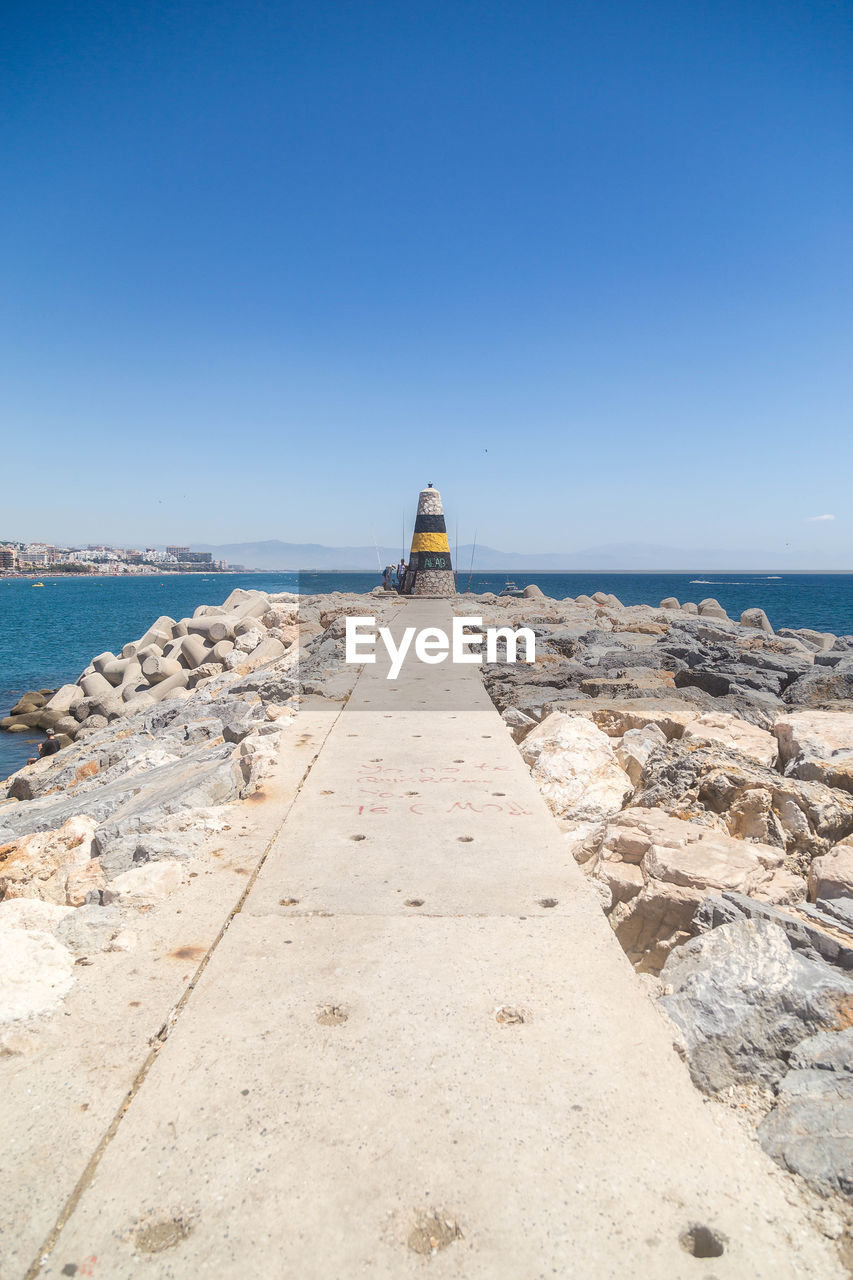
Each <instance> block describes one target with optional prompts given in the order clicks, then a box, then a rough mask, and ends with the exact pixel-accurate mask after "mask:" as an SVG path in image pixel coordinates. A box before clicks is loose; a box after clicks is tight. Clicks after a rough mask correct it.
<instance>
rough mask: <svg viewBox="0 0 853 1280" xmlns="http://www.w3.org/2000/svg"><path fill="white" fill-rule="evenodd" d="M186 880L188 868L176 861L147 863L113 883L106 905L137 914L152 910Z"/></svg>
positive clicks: (117, 878)
mask: <svg viewBox="0 0 853 1280" xmlns="http://www.w3.org/2000/svg"><path fill="white" fill-rule="evenodd" d="M186 879H187V871H186V868H185V867H184V866H183V865H182V864H181V863H180V862H178V861H176V860H175V859H168V858H164V859H163V860H162V861H160V862H148V863H145V864H144V865H143V866H141V867H134V868H132V869H131V870H130V871H124V872H122V874H121V875H119V876H116V878H115V879H114V880H111V881H110V882H109V884H108V885H107V887H106V888H105V889H104V894H103V900H104V904H105V905H107V906H109V905H110V904H111V903H115V904H116V905H117V906H122V907H136V908H137V909H138V910H142V909H145V908H148V907H153V906H156V904H157V903H158V902H163V901H164V900H165V899H166V898H168V897H169V895H170V894H171V893H174V891H175V890H176V889H179V888H180V887H181V885H182V884H184V883H186Z"/></svg>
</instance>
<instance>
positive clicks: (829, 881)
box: [809, 838, 853, 902]
mask: <svg viewBox="0 0 853 1280" xmlns="http://www.w3.org/2000/svg"><path fill="white" fill-rule="evenodd" d="M809 897H810V898H811V900H812V902H817V900H818V899H819V898H849V897H853V839H850V838H848V839H847V840H843V841H842V842H841V843H840V844H837V845H836V846H835V848H833V849H830V851H829V853H825V854H823V856H822V857H820V858H815V859H814V861H813V862H812V864H811V866H810V867H809Z"/></svg>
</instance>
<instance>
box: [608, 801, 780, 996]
mask: <svg viewBox="0 0 853 1280" xmlns="http://www.w3.org/2000/svg"><path fill="white" fill-rule="evenodd" d="M783 861H784V855H783V853H782V852H781V850H779V849H774V848H771V847H770V846H768V845H762V844H753V843H751V842H747V841H744V840H735V839H733V838H732V837H731V836H728V835H726V834H724V833H723V832H721V831H716V830H714V829H712V828H709V827H707V826H701V825H700V824H698V823H695V822H685V821H683V820H682V819H681V818H677V817H673V816H672V815H671V814H668V813H665V812H664V811H663V810H660V809H638V808H629V809H623V810H622V812H621V813H618V814H616V815H615V816H614V817H613V818H611V819H610V821H609V822H608V823H607V826H606V828H605V830H604V835H603V837H602V839H601V843H600V846H599V848H598V851H597V854H596V855H595V856H594V858H593V859H591V860H590V861H589V863H588V864H587V868H588V870H590V871H591V874H592V875H593V877H594V878H595V879H597V880H600V881H602V882H603V883H605V884H606V885H608V887H609V888H610V891H611V894H612V900H613V905H612V910H611V912H610V917H609V918H610V924H611V926H612V928H613V930H614V932H615V933H616V936H617V938H618V939H619V942H620V943H621V945H622V947H623V949H624V950H625V952H626V953H627V955H628V957H629V959H630V960H631V962H632V964H634V965H635V966H636V967H637V968H638V969H640V970H641V971H643V972H651V973H656V972H657V971H658V970H659V969H660V967H661V965H662V964H663V963H664V961H665V959H666V957H667V956H668V955H669V953H670V951H672V949H673V948H674V947H676V946H678V945H679V944H680V943H682V942H684V941H686V939H687V938H689V937H690V936H691V935H692V933H693V932H694V928H693V923H692V922H693V916H694V914H695V912H696V910H697V908H698V907H699V905H700V903H701V902H702V901H703V900H704V899H705V897H706V895H707V893H708V891H709V889H710V890H726V889H729V890H737V891H739V892H741V893H747V894H754V895H756V896H759V897H762V898H763V899H764V900H766V901H773V902H778V901H784V900H787V899H788V898H789V897H790V896H791V895H792V892H793V893H795V894H798V895H799V896H804V895H805V884H804V882H803V881H802V880H800V881H798V884H797V885H794V886H792V883H791V878H790V877H789V876H788V875H787V873H786V872H784V871H783V870H782V869H781V868H782V863H783Z"/></svg>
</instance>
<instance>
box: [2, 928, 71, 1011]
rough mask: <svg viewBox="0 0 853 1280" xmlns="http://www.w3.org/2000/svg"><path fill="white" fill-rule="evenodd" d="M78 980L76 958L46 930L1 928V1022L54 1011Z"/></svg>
mask: <svg viewBox="0 0 853 1280" xmlns="http://www.w3.org/2000/svg"><path fill="white" fill-rule="evenodd" d="M73 982H74V957H73V956H72V954H71V952H70V951H69V950H68V949H67V947H64V946H63V945H62V943H61V942H57V940H56V939H55V938H54V937H52V935H51V934H50V933H47V932H45V931H44V930H43V929H19V928H11V929H3V928H0V1023H4V1022H17V1021H19V1020H22V1019H25V1018H33V1017H36V1016H37V1015H38V1014H46V1013H52V1012H53V1011H54V1010H55V1009H57V1008H58V1007H59V1005H60V1004H61V1003H62V1000H63V997H64V996H65V995H67V993H68V991H69V990H70V989H71V986H72V984H73Z"/></svg>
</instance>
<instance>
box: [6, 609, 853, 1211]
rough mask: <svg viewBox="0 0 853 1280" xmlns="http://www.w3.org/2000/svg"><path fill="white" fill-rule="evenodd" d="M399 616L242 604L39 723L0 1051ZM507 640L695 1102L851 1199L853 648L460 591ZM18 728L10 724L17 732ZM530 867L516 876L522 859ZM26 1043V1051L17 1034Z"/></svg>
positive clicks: (560, 791)
mask: <svg viewBox="0 0 853 1280" xmlns="http://www.w3.org/2000/svg"><path fill="white" fill-rule="evenodd" d="M397 606H398V600H397V598H396V597H395V596H386V595H384V594H383V593H382V592H381V591H378V592H374V593H372V595H371V596H369V597H365V596H350V595H339V594H334V595H328V596H317V597H301V598H298V597H296V596H292V595H286V594H282V595H267V594H266V593H263V592H257V591H254V592H246V591H234V592H232V593H231V595H229V596H228V598H227V599H226V600H225V601H224V603H223V604H222V605H221V606H218V607H213V606H206V607H202V608H201V609H197V610H196V612H195V614H194V616H193V617H192V618H187V619H182V620H179V621H175V620H173V619H170V618H159V619H157V621H156V622H155V623H154V624H153V625H152V627H151V628H149V630H148V631H147V632H146V634H145V635H144V636H142V637H140V638H139V639H138V640H136V641H133V642H131V643H129V644H128V645H126V646H125V647H124V648H123V649H122V651H121V653H120V654H112V653H103V654H99V655H98V656H97V657H96V658H94V659H93V660H92V662H91V664H90V665H89V667H87V669H86V670H85V671H84V672H83V673H81V675H80V677H79V679H78V681H77V682H76V683H75V684H73V685H66V686H64V687H63V689H60V690H58V691H57V692H56V693H54V694H52V695H51V696H50V697H49V698H48V697H47V696H46V694H42V699H43V702H42V705H40V706H37V705H32V704H34V703H35V702H36V701H37V700H38V699H33V698H31V699H30V704H31V705H29V706H27V703H26V699H22V700H21V702H22V703H23V704H24V705H23V706H22V705H21V704H19V705H18V707H17V708H16V709H15V712H14V716H13V723H12V724H11V725H10V724H8V723H7V721H4V722H3V724H4V727H7V728H9V727H11V728H14V727H15V723H14V722H19V723H23V720H22V717H27V719H28V720H29V721H31V722H32V724H35V725H38V727H48V722H49V725H50V727H51V728H53V729H55V730H56V732H58V733H60V734H63V735H64V737H63V739H62V741H63V744H64V749H63V750H61V751H60V752H59V753H58V754H57V755H56V756H53V757H50V758H48V759H45V760H42V761H39V762H38V763H37V764H35V765H33V766H30V767H28V768H26V769H22V770H20V771H18V773H16V774H13V775H12V777H11V778H10V779H8V780H7V782H6V783H5V784H4V792H5V800H2V801H0V955H2V957H3V964H2V965H0V1051H2V1052H5V1053H6V1054H15V1053H17V1052H20V1051H22V1049H21V1046H22V1045H23V1046H25V1045H26V1035H27V1030H28V1028H31V1027H32V1026H35V1025H38V1024H39V1020H44V1019H49V1018H51V1017H52V1016H54V1015H55V1014H56V1012H57V1011H58V1010H59V1009H60V1008H61V1004H62V1000H63V998H64V996H65V994H66V993H67V991H68V990H69V989H70V987H71V985H72V984H73V982H74V966H75V962H76V963H79V962H80V958H81V957H84V958H85V960H86V962H87V963H89V962H97V957H98V956H99V955H100V954H107V953H110V952H112V953H116V952H122V951H127V952H131V951H132V950H133V948H134V945H135V941H134V939H135V937H136V936H138V934H139V931H140V929H144V928H145V926H146V921H147V919H148V916H149V913H151V912H152V911H153V912H155V913H156V908H157V906H158V904H159V903H162V902H164V901H165V900H166V899H167V898H168V896H169V894H170V893H172V892H174V891H175V890H176V889H177V888H178V887H180V886H183V885H186V883H187V880H188V877H191V876H192V875H194V874H197V869H198V867H199V866H201V865H202V864H203V863H204V859H205V858H209V857H210V856H212V855H211V852H210V847H211V844H212V843H214V842H215V840H214V837H216V836H217V835H218V833H219V832H220V831H221V830H222V826H223V822H224V821H225V819H226V818H227V814H228V813H229V809H228V806H231V805H235V804H237V803H239V802H240V801H241V800H246V799H248V798H250V797H252V796H253V795H256V794H257V793H258V792H259V791H260V790H262V787H263V784H264V779H265V778H266V777H267V776H268V774H269V772H270V770H271V769H272V768H273V766H274V764H275V761H276V758H277V753H278V751H279V748H280V745H281V743H282V742H283V741H284V740H285V736H286V735H288V734H293V733H294V732H296V730H295V728H294V726H295V725H296V723H297V717H296V711H297V708H298V706H299V705H300V702H301V701H302V700H303V699H306V698H321V699H327V700H334V701H343V700H345V699H346V698H347V696H348V694H349V691H350V689H351V687H352V684H353V682H354V680H355V677H356V675H357V668H353V667H348V666H346V665H345V663H344V646H343V634H344V618H345V616H346V615H347V614H353V613H355V614H359V613H361V614H363V613H369V614H373V615H374V616H377V618H378V621H379V622H380V623H381V622H382V620H383V617H385V616H387V614H388V613H389V612H390V611H392V610H393V609H395V608H396V607H397ZM452 607H453V609H454V611H455V612H456V613H457V614H459V615H461V616H471V615H474V614H475V615H477V616H480V617H482V618H483V622H484V624H485V625H511V626H520V625H526V626H530V627H532V628H533V630H534V631H535V633H536V636H537V661H536V663H535V664H534V665H533V666H526V665H524V664H518V665H510V664H507V663H501V662H498V663H496V664H492V665H490V666H488V667H486V668H484V680H485V682H486V687H487V689H488V691H489V693H490V696H491V698H492V700H493V702H494V703H495V705H496V707H497V709H498V710H499V712H500V713H501V715H502V717H503V720H504V722H505V723H506V725H507V731H508V732H510V733H511V734H512V736H513V738H514V739H515V741H516V743H517V744H518V748H519V750H520V752H521V753H522V756H523V758H524V760H525V761H526V763H527V764H528V766H529V768H530V770H531V773H532V776H533V778H534V780H535V781H536V783H537V785H538V787H539V789H540V791H541V793H542V795H543V797H544V798H545V800H546V802H547V804H548V805H549V807H550V809H551V811H552V812H553V814H554V816H555V818H556V820H557V822H558V823H559V825H560V826H561V828H562V830H563V831H564V833H565V839H566V846H567V857H569V856H572V857H574V859H575V860H576V861H577V863H578V864H579V865H580V866H581V867H582V869H583V871H584V873H585V874H586V875H587V876H588V877H589V880H590V883H591V884H592V885H593V886H594V887H595V889H596V892H597V894H598V897H599V899H600V902H601V906H602V909H603V910H604V911H605V913H606V914H607V917H608V919H609V921H610V924H611V926H612V928H613V931H614V933H615V935H616V937H617V938H618V939H619V942H620V943H621V945H622V947H623V949H624V950H625V952H626V954H627V956H628V957H629V959H630V961H631V962H632V964H633V965H634V967H635V968H636V969H637V971H638V972H639V973H640V974H642V975H643V978H642V980H643V981H644V982H645V983H646V984H647V986H648V988H649V991H650V995H651V996H652V997H653V998H654V999H655V1000H656V1001H657V1004H658V1008H659V1009H660V1011H661V1014H662V1016H665V1017H666V1018H668V1019H669V1020H670V1023H671V1027H672V1032H673V1038H674V1041H675V1043H676V1045H677V1048H678V1051H679V1052H680V1053H681V1054H682V1056H683V1057H684V1059H685V1061H686V1062H687V1064H688V1067H689V1069H690V1073H691V1076H692V1078H693V1080H694V1083H695V1084H696V1085H697V1087H698V1088H700V1089H701V1090H703V1092H705V1093H707V1094H709V1095H710V1096H712V1097H714V1098H715V1099H717V1100H718V1101H724V1102H734V1103H735V1104H736V1105H738V1106H740V1107H742V1108H744V1107H745V1108H746V1109H747V1110H748V1112H749V1116H750V1120H751V1122H752V1123H755V1124H756V1125H757V1134H758V1138H759V1141H760V1142H761V1143H762V1145H763V1146H764V1148H765V1150H766V1151H768V1153H769V1154H770V1155H772V1156H773V1158H774V1159H775V1160H777V1162H778V1163H780V1164H781V1165H783V1167H785V1168H787V1169H789V1170H791V1171H793V1172H796V1173H798V1174H799V1175H801V1176H802V1177H803V1178H804V1179H805V1180H806V1182H807V1184H808V1186H809V1187H810V1188H812V1190H813V1191H814V1192H815V1193H817V1194H818V1195H819V1196H821V1197H823V1198H824V1201H825V1203H827V1204H832V1205H835V1206H837V1208H836V1209H834V1210H833V1212H835V1213H836V1216H837V1220H838V1221H839V1222H841V1224H842V1225H841V1227H840V1228H839V1231H842V1230H844V1229H846V1228H847V1227H848V1226H849V1223H850V1217H849V1202H850V1197H851V1196H853V1139H851V1136H850V1134H851V1128H852V1127H853V896H852V895H853V637H852V636H841V637H838V636H833V635H829V634H826V633H820V632H816V631H808V630H801V631H796V632H793V631H779V632H778V633H774V632H773V630H772V628H771V627H770V624H769V622H768V621H767V619H766V617H765V615H764V614H763V613H762V612H761V611H760V610H748V611H747V612H746V613H745V614H744V615H743V616H742V617H741V618H740V619H739V620H738V621H734V620H731V619H729V618H728V617H727V616H726V615H725V613H724V611H723V610H722V609H721V608H720V606H719V604H718V603H717V602H716V601H713V600H706V601H703V602H701V603H700V604H698V605H679V603H678V602H677V601H675V600H672V599H668V600H664V601H662V602H661V604H660V605H659V606H657V607H652V606H631V607H623V606H622V605H621V604H620V603H619V601H618V600H616V598H615V597H613V596H608V595H604V594H603V593H598V594H597V595H595V596H592V597H587V596H580V597H578V598H577V599H568V600H552V599H548V598H546V597H544V596H543V595H542V593H541V591H539V589H538V588H536V587H528V588H527V589H526V591H525V594H524V597H522V598H510V597H497V596H494V595H491V594H489V595H479V596H470V595H469V596H459V597H456V599H455V600H454V601H452ZM32 724H28V726H27V727H32ZM520 856H523V853H521V854H520ZM22 1037H23V1038H22Z"/></svg>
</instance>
